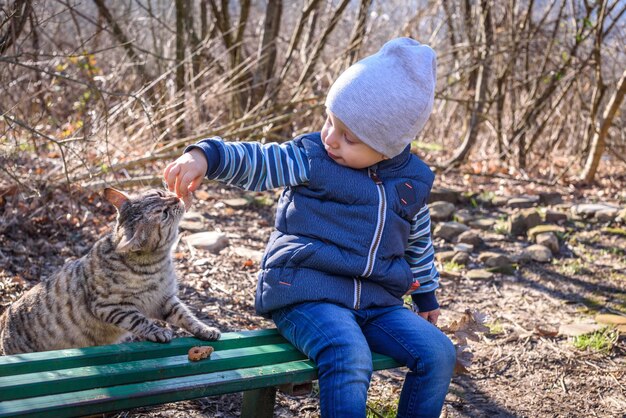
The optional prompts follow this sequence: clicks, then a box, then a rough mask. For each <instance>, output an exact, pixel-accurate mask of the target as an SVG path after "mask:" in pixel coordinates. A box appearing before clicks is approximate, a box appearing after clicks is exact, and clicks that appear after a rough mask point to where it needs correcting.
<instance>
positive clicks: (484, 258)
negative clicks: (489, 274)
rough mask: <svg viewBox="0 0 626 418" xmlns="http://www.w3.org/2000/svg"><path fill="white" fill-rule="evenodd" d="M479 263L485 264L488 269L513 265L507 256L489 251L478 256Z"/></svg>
mask: <svg viewBox="0 0 626 418" xmlns="http://www.w3.org/2000/svg"><path fill="white" fill-rule="evenodd" d="M478 261H480V262H481V263H484V264H485V266H487V267H504V266H510V265H511V264H512V261H511V259H510V258H509V257H508V256H506V255H505V254H500V253H494V252H491V251H487V252H484V253H481V254H480V255H479V256H478Z"/></svg>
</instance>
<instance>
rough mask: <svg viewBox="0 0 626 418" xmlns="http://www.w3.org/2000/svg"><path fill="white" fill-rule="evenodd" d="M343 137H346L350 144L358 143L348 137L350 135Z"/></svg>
mask: <svg viewBox="0 0 626 418" xmlns="http://www.w3.org/2000/svg"><path fill="white" fill-rule="evenodd" d="M343 139H345V140H346V142H347V143H348V144H356V141H353V140H351V139H350V138H348V135H344V136H343Z"/></svg>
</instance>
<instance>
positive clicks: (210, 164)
mask: <svg viewBox="0 0 626 418" xmlns="http://www.w3.org/2000/svg"><path fill="white" fill-rule="evenodd" d="M192 149H199V150H201V151H202V152H203V153H204V157H205V158H206V162H207V170H206V173H205V176H206V177H208V178H211V176H213V175H215V174H216V172H217V169H218V168H219V166H220V150H219V147H218V146H217V145H216V144H214V143H213V142H212V141H210V140H203V141H200V142H197V143H195V144H193V145H189V146H188V147H187V148H185V151H184V152H189V151H191V150H192Z"/></svg>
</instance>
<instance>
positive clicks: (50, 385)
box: [0, 343, 306, 400]
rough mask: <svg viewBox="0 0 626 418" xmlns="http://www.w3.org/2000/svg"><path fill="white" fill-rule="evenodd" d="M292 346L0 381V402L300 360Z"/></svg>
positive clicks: (117, 364)
mask: <svg viewBox="0 0 626 418" xmlns="http://www.w3.org/2000/svg"><path fill="white" fill-rule="evenodd" d="M303 359H306V356H305V355H304V354H302V353H301V352H300V351H298V350H297V349H296V348H295V347H294V346H293V345H291V344H289V343H286V344H271V345H262V346H256V347H245V348H235V349H232V350H221V351H215V352H214V353H213V354H212V355H211V358H210V359H206V360H202V361H197V362H193V361H189V359H188V358H187V355H186V354H185V355H181V356H170V357H164V358H158V359H145V360H137V361H130V362H124V363H115V364H107V365H97V366H86V367H79V368H72V369H62V370H56V371H45V372H37V373H27V374H21V375H17V376H4V377H0V399H3V400H10V399H21V398H29V397H34V396H42V395H52V394H56V393H67V392H73V391H78V390H85V389H93V388H101V387H107V386H111V385H116V386H117V385H122V384H128V383H136V382H145V381H150V380H159V379H168V378H173V377H179V376H189V375H194V374H203V373H213V372H218V371H224V370H233V369H239V368H247V367H255V366H262V365H267V364H276V363H284V362H289V361H294V360H303Z"/></svg>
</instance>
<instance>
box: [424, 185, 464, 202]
mask: <svg viewBox="0 0 626 418" xmlns="http://www.w3.org/2000/svg"><path fill="white" fill-rule="evenodd" d="M459 196H461V192H459V191H457V190H451V189H446V188H443V187H433V189H432V190H431V191H430V197H429V198H428V202H438V201H444V202H450V203H457V202H458V201H459Z"/></svg>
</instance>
